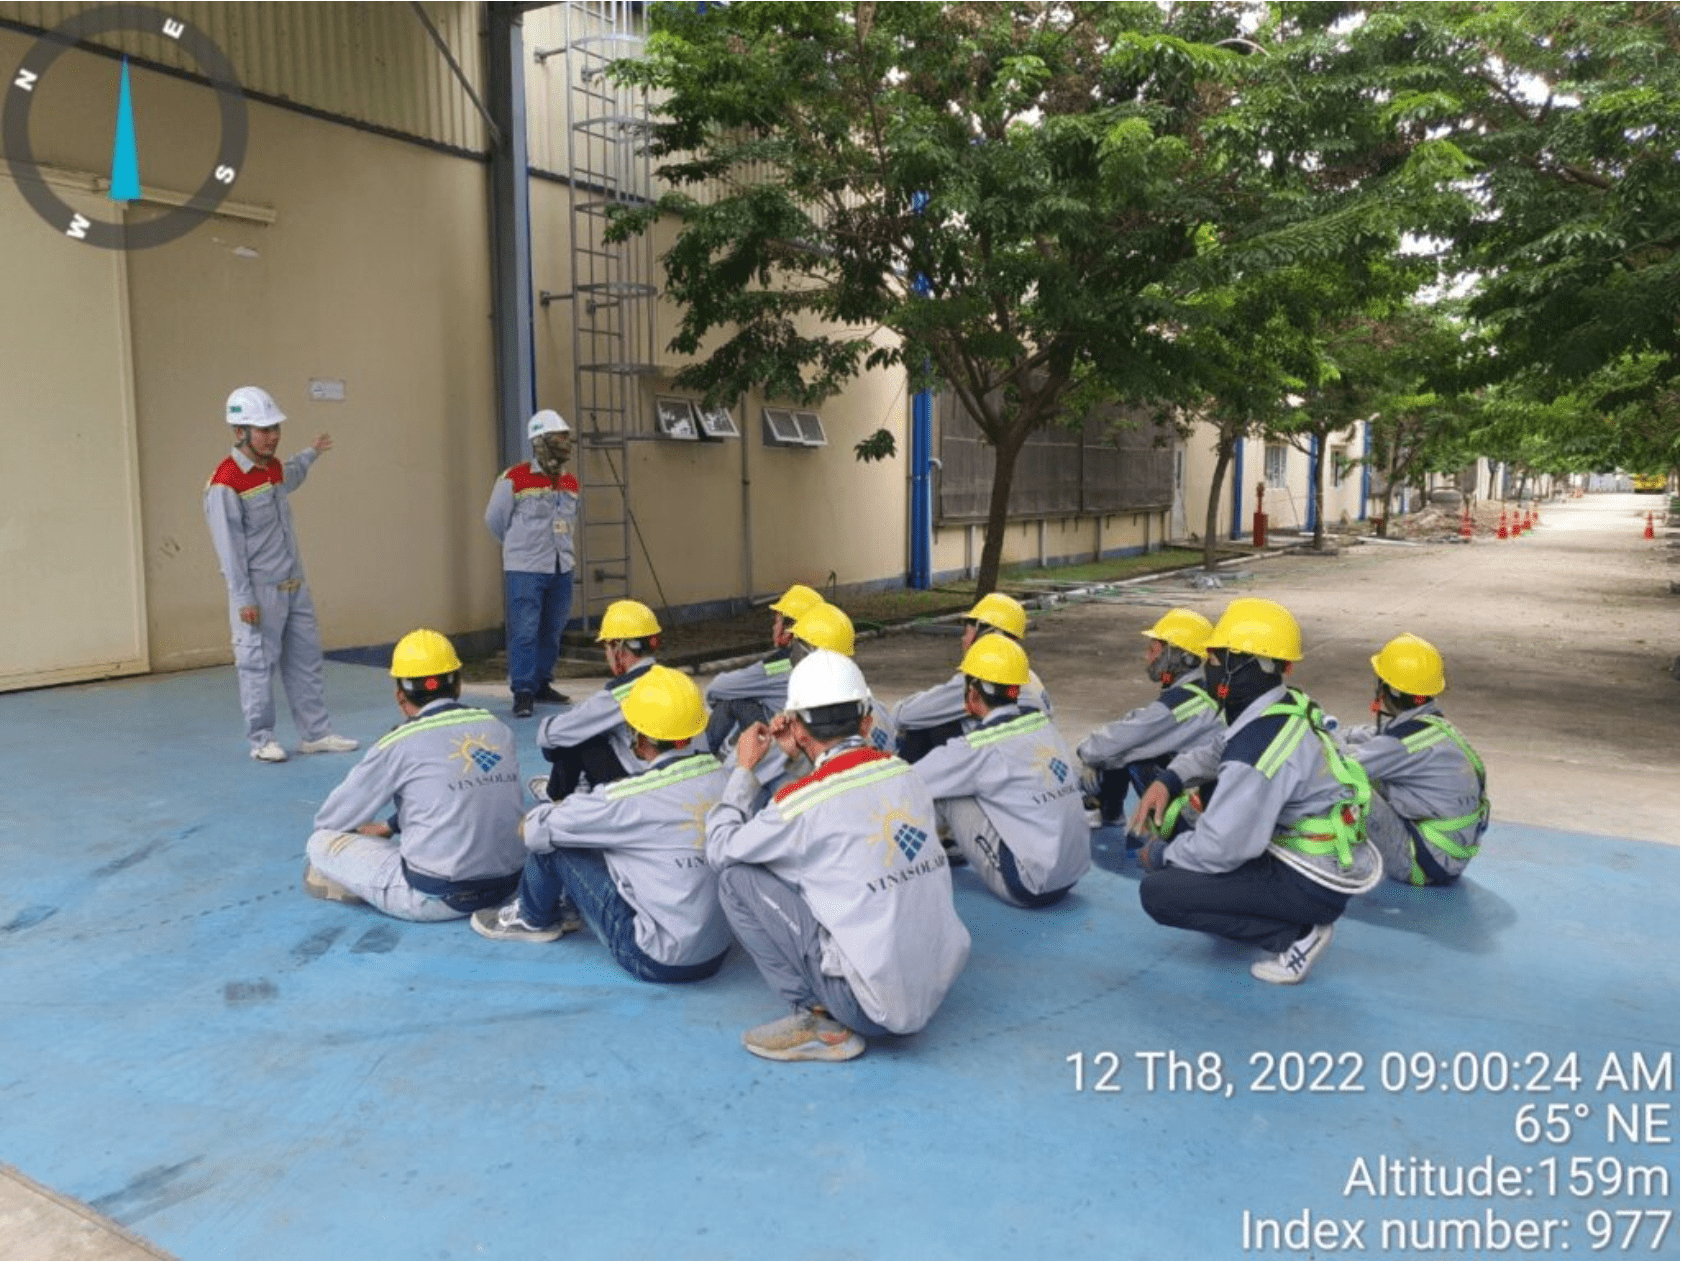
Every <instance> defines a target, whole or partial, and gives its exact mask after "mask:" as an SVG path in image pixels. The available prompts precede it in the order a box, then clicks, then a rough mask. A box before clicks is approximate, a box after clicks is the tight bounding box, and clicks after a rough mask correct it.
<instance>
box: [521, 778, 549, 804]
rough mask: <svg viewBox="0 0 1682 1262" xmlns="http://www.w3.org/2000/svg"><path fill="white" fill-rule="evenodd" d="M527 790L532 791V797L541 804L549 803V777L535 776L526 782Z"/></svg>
mask: <svg viewBox="0 0 1682 1262" xmlns="http://www.w3.org/2000/svg"><path fill="white" fill-rule="evenodd" d="M526 788H528V789H530V790H531V795H532V796H533V797H534V798H536V799H537V800H538V801H539V802H547V801H548V800H549V777H548V776H533V777H532V778H531V779H530V780H527V781H526Z"/></svg>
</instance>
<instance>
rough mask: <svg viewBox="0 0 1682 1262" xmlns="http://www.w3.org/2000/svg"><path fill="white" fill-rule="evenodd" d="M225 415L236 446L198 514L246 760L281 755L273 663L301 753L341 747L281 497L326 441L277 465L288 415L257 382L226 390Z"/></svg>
mask: <svg viewBox="0 0 1682 1262" xmlns="http://www.w3.org/2000/svg"><path fill="white" fill-rule="evenodd" d="M226 419H227V422H228V424H229V425H231V426H233V430H234V449H233V452H232V453H231V454H230V455H229V456H228V458H227V459H226V460H224V461H223V462H222V463H221V464H219V465H217V466H216V472H215V473H213V474H211V475H210V481H209V483H208V484H207V485H206V486H205V488H204V518H205V522H206V523H207V524H208V525H209V526H210V538H211V541H212V542H213V543H214V544H215V545H216V559H217V561H218V562H219V563H220V564H221V567H222V577H223V578H224V579H226V580H227V583H228V622H229V625H230V626H231V627H232V629H233V637H234V667H235V669H236V670H237V671H238V673H239V704H240V709H241V710H243V711H244V712H245V734H246V738H247V739H248V740H249V741H250V742H251V756H252V757H253V758H255V759H256V760H257V761H258V762H285V761H286V751H285V750H284V749H283V748H281V745H280V742H279V741H277V740H275V738H274V724H275V708H274V673H275V670H276V669H277V668H278V669H279V671H280V679H281V684H282V686H283V687H284V688H285V689H286V700H287V703H288V705H290V706H291V708H292V722H293V724H294V725H295V726H296V727H297V729H298V735H299V736H301V737H302V738H303V739H302V740H301V741H300V742H299V745H298V752H299V753H304V754H342V753H347V752H349V751H350V750H353V749H355V748H356V742H355V741H353V740H351V739H350V738H349V737H345V736H335V735H334V734H333V730H332V725H331V722H330V720H329V719H328V717H327V703H326V701H325V700H324V698H323V695H322V692H323V689H322V670H321V633H320V631H319V629H318V628H317V626H316V621H315V602H314V601H313V600H311V599H310V589H309V588H308V587H307V586H306V585H305V584H304V565H303V562H302V560H300V559H299V556H298V540H297V536H296V534H295V533H294V532H293V529H292V507H291V505H290V504H289V503H287V495H288V494H289V493H291V492H292V491H295V490H297V489H298V488H299V487H300V486H302V485H303V483H304V478H305V477H306V476H307V475H308V474H309V470H310V466H311V465H313V464H314V463H315V461H316V459H317V457H319V456H320V455H321V453H322V452H324V451H327V450H328V449H330V448H331V447H332V446H333V440H332V439H331V438H329V437H328V436H327V435H326V434H323V435H321V436H320V437H319V438H317V439H316V440H315V442H314V443H312V444H311V445H310V446H308V447H306V448H304V449H303V450H302V451H300V452H299V453H298V454H297V455H295V456H293V457H292V458H291V459H290V460H288V461H286V462H285V463H284V464H282V463H281V462H280V461H279V460H277V459H275V452H276V451H278V450H279V449H280V424H281V422H282V421H284V420H285V419H286V417H285V415H284V414H283V413H282V412H281V410H280V408H278V407H277V406H275V401H274V399H273V398H272V397H271V396H270V395H269V392H268V391H267V390H264V389H261V388H260V387H258V386H241V387H240V388H239V389H238V390H235V391H234V392H233V393H232V394H230V395H229V396H228V402H227V407H226Z"/></svg>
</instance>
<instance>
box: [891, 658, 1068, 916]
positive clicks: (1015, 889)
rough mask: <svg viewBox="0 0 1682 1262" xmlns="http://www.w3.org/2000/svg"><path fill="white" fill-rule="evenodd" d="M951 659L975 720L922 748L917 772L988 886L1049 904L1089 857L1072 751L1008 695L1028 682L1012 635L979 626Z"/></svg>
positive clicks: (1020, 900)
mask: <svg viewBox="0 0 1682 1262" xmlns="http://www.w3.org/2000/svg"><path fill="white" fill-rule="evenodd" d="M960 669H961V670H962V671H963V675H964V708H965V709H966V710H967V711H968V713H969V714H970V716H971V717H973V718H974V719H976V720H977V722H978V723H979V726H978V727H976V728H975V729H973V730H972V731H969V732H966V733H965V734H964V735H963V736H961V737H958V738H955V739H953V740H949V741H947V742H946V743H945V744H943V745H938V746H936V747H935V748H934V749H931V750H930V751H929V752H928V753H927V754H925V755H923V758H922V761H920V762H918V763H917V765H916V767H915V771H916V773H917V778H918V779H919V780H921V781H922V782H923V785H924V787H925V788H927V789H928V791H929V794H930V796H932V797H933V798H934V800H935V808H936V810H937V811H938V812H939V817H940V822H941V823H942V824H943V825H944V826H945V828H946V829H947V830H949V831H950V833H951V836H952V843H953V845H954V846H956V847H957V849H958V851H959V852H960V853H961V854H962V855H963V856H964V858H965V859H967V860H968V861H969V862H970V864H971V865H972V866H974V868H975V870H976V871H977V872H978V873H979V874H980V876H981V879H982V881H984V882H985V883H986V885H987V888H988V889H990V890H992V891H993V893H994V894H997V895H998V896H999V897H1000V898H1002V899H1003V900H1004V901H1005V902H1007V903H1009V904H1011V905H1012V906H1013V907H1049V906H1051V905H1052V904H1053V903H1056V902H1060V901H1062V899H1063V897H1064V895H1066V894H1067V893H1068V892H1069V891H1070V890H1071V889H1073V888H1074V884H1075V882H1076V881H1078V880H1079V879H1080V878H1081V876H1082V875H1083V874H1084V873H1085V872H1086V870H1087V868H1089V867H1091V866H1092V835H1091V833H1090V832H1088V831H1087V827H1086V810H1085V808H1084V807H1082V806H1081V799H1080V776H1079V775H1078V773H1077V772H1076V771H1075V760H1074V755H1073V754H1071V753H1070V751H1069V746H1068V743H1067V742H1066V741H1064V739H1063V737H1062V735H1061V734H1060V733H1059V732H1058V731H1057V729H1056V728H1055V727H1053V726H1052V725H1051V720H1050V719H1048V718H1046V716H1045V715H1043V714H1041V713H1040V712H1039V711H1038V710H1024V709H1023V708H1022V707H1021V706H1019V705H1018V704H1017V703H1016V699H1017V694H1018V693H1020V692H1021V690H1022V686H1023V685H1024V684H1026V683H1027V682H1028V655H1027V654H1026V653H1024V652H1023V651H1022V646H1021V645H1020V644H1017V643H1016V642H1015V641H1013V640H1010V639H1007V638H1006V637H1004V636H1002V635H984V636H982V637H981V638H980V639H979V640H977V641H976V642H975V643H974V644H972V645H970V648H969V652H967V653H965V654H964V662H963V665H962V667H960Z"/></svg>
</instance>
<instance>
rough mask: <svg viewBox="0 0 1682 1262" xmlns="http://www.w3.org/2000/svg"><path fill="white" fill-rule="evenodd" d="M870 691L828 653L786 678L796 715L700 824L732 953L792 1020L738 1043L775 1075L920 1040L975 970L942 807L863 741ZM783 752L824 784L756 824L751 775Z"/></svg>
mask: <svg viewBox="0 0 1682 1262" xmlns="http://www.w3.org/2000/svg"><path fill="white" fill-rule="evenodd" d="M869 713H870V689H869V688H868V687H866V686H865V682H864V676H863V675H861V674H860V673H859V668H858V667H857V666H855V665H854V664H853V663H852V662H851V661H850V660H849V659H847V658H845V657H843V656H842V655H841V654H839V653H834V652H830V651H829V650H827V649H819V650H817V651H816V652H814V653H812V654H811V656H809V657H807V658H806V659H805V660H804V661H802V662H801V663H800V664H799V665H798V666H796V667H795V668H794V670H793V671H792V672H791V673H790V675H789V681H788V710H787V711H785V712H784V713H782V714H780V715H778V716H777V717H776V719H774V720H773V721H772V723H771V724H770V725H768V726H767V725H764V724H758V725H755V726H754V727H750V728H749V729H748V730H747V731H745V732H743V733H742V735H741V736H740V737H739V738H738V740H737V742H736V767H735V768H734V770H732V771H731V773H730V779H729V780H728V781H727V782H726V784H725V788H724V797H723V800H722V801H720V802H719V804H718V805H717V806H715V807H713V809H712V810H711V811H710V812H709V813H708V815H707V847H706V853H707V862H708V863H710V864H711V865H712V866H713V867H714V868H715V869H716V870H717V871H718V894H719V901H720V902H722V903H723V904H724V914H725V916H727V917H728V918H729V921H730V927H731V928H732V929H733V930H735V933H736V939H737V941H739V942H740V943H741V944H742V946H743V948H744V949H745V950H746V951H747V953H748V954H749V955H750V956H752V957H753V961H754V963H755V964H756V965H757V966H758V967H759V971H760V974H761V975H762V976H763V977H764V978H765V981H766V983H767V984H768V985H769V986H770V987H771V989H772V990H774V991H775V992H776V993H777V994H778V995H779V996H781V997H782V998H783V999H784V1000H785V1001H787V1002H788V1003H789V1004H790V1005H791V1006H792V1007H793V1009H794V1011H793V1012H792V1013H790V1014H789V1015H788V1016H786V1017H783V1018H781V1019H780V1020H777V1021H772V1022H769V1023H767V1024H765V1025H761V1026H757V1027H755V1028H754V1029H751V1030H749V1031H748V1032H747V1033H746V1034H744V1035H743V1036H742V1043H743V1045H744V1046H745V1047H746V1048H747V1049H748V1051H750V1052H752V1053H753V1054H754V1055H755V1056H763V1057H765V1058H766V1059H768V1060H851V1059H852V1058H853V1057H855V1056H857V1055H859V1054H860V1053H861V1052H863V1051H864V1047H865V1042H864V1036H866V1035H877V1034H889V1033H892V1034H911V1033H914V1032H915V1031H917V1030H920V1029H922V1028H923V1027H924V1026H925V1025H927V1024H928V1022H929V1020H930V1019H931V1018H932V1017H933V1016H934V1013H935V1010H936V1009H937V1008H938V1007H939V1006H940V1003H941V1000H943V999H944V998H945V997H946V992H947V991H948V990H949V989H951V986H952V983H953V981H954V980H956V978H957V976H958V974H959V973H960V972H961V971H962V970H963V967H964V963H965V961H966V960H968V959H969V945H970V941H969V933H968V931H967V930H965V928H964V926H963V922H962V921H960V920H959V919H958V913H957V912H956V911H955V910H954V909H953V907H952V876H951V873H950V871H949V870H948V869H947V866H946V859H945V856H944V855H942V854H941V851H940V845H939V843H938V842H937V841H936V839H935V817H934V803H933V802H931V801H930V800H929V795H928V793H927V792H926V791H925V790H924V789H923V786H922V785H921V783H919V782H918V780H917V778H916V776H915V775H913V774H912V771H911V768H910V767H909V766H907V765H906V764H905V763H903V762H901V761H900V760H899V759H897V758H895V757H894V756H893V755H891V754H888V753H885V752H883V751H882V750H879V749H872V748H871V747H870V744H869V742H868V741H867V740H866V737H865V727H866V724H867V723H868V721H869V718H868V716H869ZM773 744H775V745H776V746H777V747H778V748H780V749H781V750H782V751H783V753H784V755H785V756H787V757H789V758H794V757H797V756H799V757H804V758H807V759H810V760H811V762H812V763H813V765H814V766H815V767H816V770H815V771H813V772H812V773H811V774H810V775H808V776H806V777H805V778H804V779H802V780H798V781H796V782H795V783H793V784H790V785H787V786H785V787H784V788H783V789H782V790H781V792H779V793H778V794H777V796H776V798H775V799H774V800H773V801H772V802H771V803H770V804H769V805H767V806H766V808H765V809H764V810H763V811H760V812H758V813H757V814H755V813H754V811H753V802H754V799H755V797H756V796H757V795H758V792H759V782H758V781H757V780H756V779H755V778H754V774H753V772H754V767H755V765H756V764H757V763H758V761H759V760H760V759H761V758H763V757H764V756H765V755H766V753H767V752H768V751H769V750H770V749H771V747H772V745H773Z"/></svg>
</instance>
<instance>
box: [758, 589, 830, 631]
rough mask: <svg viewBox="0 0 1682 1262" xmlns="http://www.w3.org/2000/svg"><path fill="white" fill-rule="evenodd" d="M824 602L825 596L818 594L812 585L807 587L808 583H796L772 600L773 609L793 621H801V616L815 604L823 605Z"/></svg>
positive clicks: (788, 620) (785, 618)
mask: <svg viewBox="0 0 1682 1262" xmlns="http://www.w3.org/2000/svg"><path fill="white" fill-rule="evenodd" d="M823 603H824V599H823V597H822V596H820V595H818V594H817V593H816V592H815V591H813V590H812V589H811V588H810V587H807V586H806V584H804V583H796V584H795V585H794V586H793V587H791V588H789V589H788V590H787V591H786V592H784V593H783V594H782V595H781V596H780V597H778V598H777V599H776V600H774V601H772V602H771V609H772V611H773V612H774V613H780V614H782V616H783V619H784V620H785V621H787V622H791V623H792V622H799V621H800V616H801V615H802V614H804V613H805V612H806V611H807V610H808V609H810V608H811V607H812V606H813V605H821V604H823Z"/></svg>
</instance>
